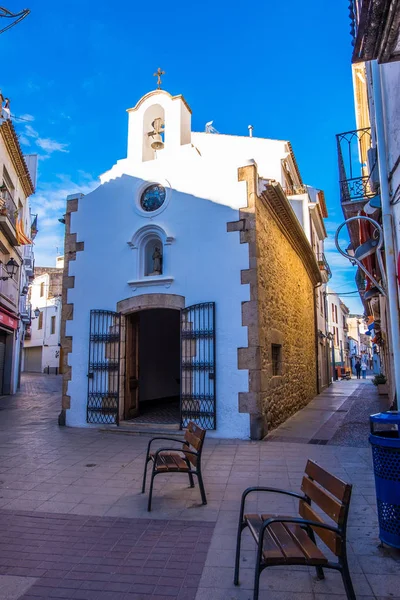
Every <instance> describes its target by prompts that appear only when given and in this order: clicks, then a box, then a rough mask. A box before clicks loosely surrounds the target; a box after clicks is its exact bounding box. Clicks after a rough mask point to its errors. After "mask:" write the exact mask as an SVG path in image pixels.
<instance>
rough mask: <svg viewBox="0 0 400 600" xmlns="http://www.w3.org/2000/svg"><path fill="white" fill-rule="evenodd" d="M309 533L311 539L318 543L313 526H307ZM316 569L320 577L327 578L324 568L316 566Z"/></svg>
mask: <svg viewBox="0 0 400 600" xmlns="http://www.w3.org/2000/svg"><path fill="white" fill-rule="evenodd" d="M307 533H308V537H309V538H310V540H311V541H312V542H313V543H314V544H315V545H317V540H316V539H315V534H314V531H313V530H312V528H311V527H307ZM315 570H316V572H317V577H318V579H325V575H324V570H323V568H322V567H315Z"/></svg>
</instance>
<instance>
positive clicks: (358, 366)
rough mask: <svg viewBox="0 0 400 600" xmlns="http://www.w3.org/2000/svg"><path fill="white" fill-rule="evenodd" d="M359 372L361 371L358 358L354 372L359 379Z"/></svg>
mask: <svg viewBox="0 0 400 600" xmlns="http://www.w3.org/2000/svg"><path fill="white" fill-rule="evenodd" d="M360 372H361V363H360V361H359V360H358V361H357V362H356V374H357V379H360Z"/></svg>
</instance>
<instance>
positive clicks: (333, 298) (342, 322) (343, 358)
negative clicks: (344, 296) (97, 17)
mask: <svg viewBox="0 0 400 600" xmlns="http://www.w3.org/2000/svg"><path fill="white" fill-rule="evenodd" d="M325 302H326V312H327V315H328V329H329V338H330V364H331V374H332V378H333V379H335V380H336V379H338V378H339V377H340V374H341V370H342V369H349V368H350V344H349V338H348V323H347V320H348V315H349V309H348V308H347V306H346V305H345V304H344V303H343V302H342V301H341V299H340V298H339V296H338V294H337V293H336V292H335V291H334V290H332V288H330V287H328V286H327V288H326V293H325Z"/></svg>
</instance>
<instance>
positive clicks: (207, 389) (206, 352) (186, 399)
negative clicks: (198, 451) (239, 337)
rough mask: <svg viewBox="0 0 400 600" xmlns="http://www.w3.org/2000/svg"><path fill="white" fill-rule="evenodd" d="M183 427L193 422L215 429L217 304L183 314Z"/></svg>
mask: <svg viewBox="0 0 400 600" xmlns="http://www.w3.org/2000/svg"><path fill="white" fill-rule="evenodd" d="M181 315H182V316H181V336H182V350H181V352H182V357H181V427H186V426H187V424H188V422H189V421H194V422H195V423H197V424H198V425H200V427H204V428H205V429H215V427H216V411H215V383H216V382H215V303H214V302H206V303H203V304H194V305H193V306H188V307H187V308H184V309H183V310H182V313H181Z"/></svg>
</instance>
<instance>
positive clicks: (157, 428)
mask: <svg viewBox="0 0 400 600" xmlns="http://www.w3.org/2000/svg"><path fill="white" fill-rule="evenodd" d="M101 430H102V431H108V432H111V433H119V434H125V435H127V434H128V435H167V436H170V435H173V436H174V437H176V438H182V439H183V437H184V435H185V432H184V431H182V430H181V429H180V428H179V425H178V424H175V423H173V424H172V423H171V424H170V423H169V424H164V423H133V422H132V421H122V422H121V423H120V424H119V426H118V427H115V426H111V425H105V426H104V427H101Z"/></svg>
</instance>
